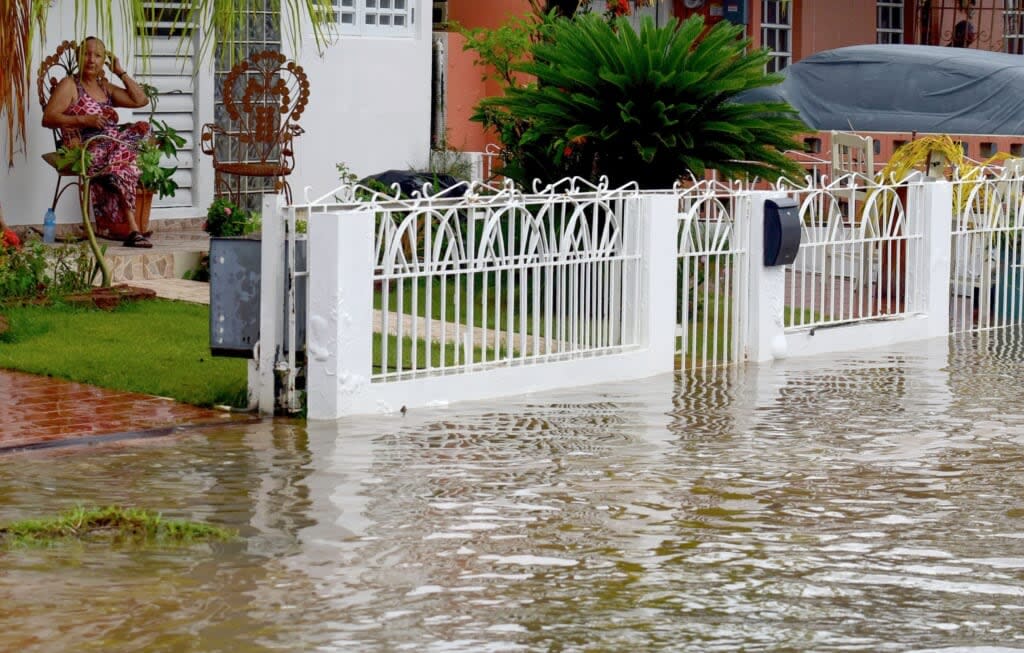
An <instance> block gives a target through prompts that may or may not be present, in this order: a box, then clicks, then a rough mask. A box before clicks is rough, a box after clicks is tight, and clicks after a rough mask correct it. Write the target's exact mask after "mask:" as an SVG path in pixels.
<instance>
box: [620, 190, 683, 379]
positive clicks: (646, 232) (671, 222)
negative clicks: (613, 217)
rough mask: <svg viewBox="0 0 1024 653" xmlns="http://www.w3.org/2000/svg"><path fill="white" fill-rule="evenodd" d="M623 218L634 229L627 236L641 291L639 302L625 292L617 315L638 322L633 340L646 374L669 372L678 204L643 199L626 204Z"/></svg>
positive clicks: (656, 197) (666, 197) (672, 199)
mask: <svg viewBox="0 0 1024 653" xmlns="http://www.w3.org/2000/svg"><path fill="white" fill-rule="evenodd" d="M627 216H630V218H631V219H632V220H633V224H634V225H635V226H636V227H637V230H636V231H633V232H632V233H635V234H637V236H638V243H637V244H638V246H639V250H638V253H639V254H640V289H641V292H640V296H639V297H632V296H631V295H632V294H631V293H626V297H625V301H626V302H627V304H626V306H625V310H624V311H623V315H625V316H631V315H634V314H635V315H637V316H638V318H639V319H638V320H637V327H638V328H639V334H638V339H637V341H638V342H639V343H640V344H641V345H643V346H645V348H646V349H647V352H648V361H649V366H650V368H649V370H648V372H647V374H649V375H653V374H660V373H662V372H671V371H672V370H674V369H675V346H676V303H677V302H678V301H679V291H678V289H677V288H676V283H677V281H676V275H677V270H678V265H677V262H678V249H677V248H678V240H679V209H678V200H677V198H676V196H675V194H674V193H658V194H651V195H644V196H643V197H641V198H639V199H636V200H630V206H628V207H627ZM627 288H628V286H627ZM630 303H632V306H631V305H630ZM628 322H630V320H628V319H627V323H628Z"/></svg>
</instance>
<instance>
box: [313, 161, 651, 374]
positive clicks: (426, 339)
mask: <svg viewBox="0 0 1024 653" xmlns="http://www.w3.org/2000/svg"><path fill="white" fill-rule="evenodd" d="M393 190H394V195H388V194H386V193H380V192H375V191H373V190H371V189H368V188H363V187H358V186H349V187H342V188H340V189H338V190H337V191H335V192H332V193H331V194H330V195H329V196H325V197H324V198H320V199H319V200H316V201H314V202H313V203H311V205H310V206H308V207H306V209H307V210H309V211H312V212H317V211H339V210H366V211H372V212H373V213H374V214H375V225H376V237H375V244H374V248H375V252H376V254H375V256H376V259H375V260H376V265H375V268H374V274H373V280H372V281H373V284H374V302H375V306H374V308H375V309H376V313H375V319H376V320H377V324H376V330H377V331H378V333H379V334H381V335H380V337H379V338H375V340H374V351H373V361H374V362H373V377H372V378H373V380H374V381H385V380H397V379H402V378H409V377H414V376H421V375H424V374H427V375H430V374H444V373H450V372H453V371H460V372H465V371H471V370H473V369H484V368H489V367H493V366H499V365H513V364H519V365H522V364H531V363H537V362H547V361H555V360H565V359H572V358H579V357H584V356H600V355H607V354H611V353H617V352H621V351H624V350H626V349H628V348H630V347H635V346H637V345H638V344H639V343H638V342H637V340H636V334H637V333H638V329H637V325H636V320H637V319H638V313H637V311H635V310H630V306H629V302H630V301H631V300H632V299H633V298H635V297H637V296H638V295H639V292H638V291H639V288H638V284H639V283H640V276H639V254H638V249H637V247H638V243H637V232H636V225H635V220H631V219H630V216H629V212H628V210H627V206H628V200H630V199H638V198H639V193H638V192H637V190H636V187H635V185H629V186H626V187H623V188H617V189H612V188H609V187H608V185H607V184H606V183H602V184H599V185H596V186H595V185H591V184H588V183H587V182H585V181H583V180H580V179H565V180H562V181H560V182H558V183H557V184H553V185H550V186H547V187H544V188H539V187H537V188H534V189H533V192H531V193H522V192H519V191H517V190H516V189H515V188H514V187H513V186H512V185H511V184H506V185H505V186H502V187H492V186H486V185H482V184H463V185H459V186H456V187H454V188H449V189H446V190H443V191H441V192H439V193H435V192H433V189H432V188H430V187H429V186H427V187H424V189H423V192H421V193H415V194H414V195H415V196H414V197H403V196H401V195H400V194H399V193H398V190H397V188H395V189H393ZM356 200H358V201H356Z"/></svg>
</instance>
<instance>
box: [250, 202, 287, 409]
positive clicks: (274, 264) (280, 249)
mask: <svg viewBox="0 0 1024 653" xmlns="http://www.w3.org/2000/svg"><path fill="white" fill-rule="evenodd" d="M284 220H285V216H284V196H283V195H270V194H267V195H264V196H263V227H262V228H263V234H262V242H261V245H260V329H259V342H258V344H259V348H258V352H257V356H256V360H255V361H249V401H250V405H251V404H252V403H254V401H255V403H256V404H257V407H258V408H259V412H260V414H261V415H273V414H274V409H275V407H276V403H277V397H276V394H275V392H274V385H275V384H274V367H275V366H276V364H277V359H278V356H279V355H280V354H281V353H283V351H284V311H282V310H281V307H282V306H284V301H285V296H284V292H285V279H284V275H285V271H284V246H285V242H284V239H285V230H284Z"/></svg>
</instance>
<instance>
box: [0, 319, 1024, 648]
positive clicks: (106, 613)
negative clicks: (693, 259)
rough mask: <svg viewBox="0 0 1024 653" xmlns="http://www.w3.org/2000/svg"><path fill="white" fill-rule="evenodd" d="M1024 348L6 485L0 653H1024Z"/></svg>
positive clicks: (287, 427) (29, 460)
mask: <svg viewBox="0 0 1024 653" xmlns="http://www.w3.org/2000/svg"><path fill="white" fill-rule="evenodd" d="M1022 376H1024V340H1022V334H1021V333H1020V332H1012V333H1002V334H996V335H987V336H986V335H982V336H976V337H973V338H961V339H957V340H953V341H951V342H950V343H949V346H948V348H947V347H946V343H944V342H943V343H938V344H936V343H928V344H922V345H918V346H913V347H906V348H903V349H901V350H900V351H899V352H898V353H891V352H890V353H881V354H880V353H861V354H856V355H847V356H842V357H834V358H831V359H827V360H826V359H815V360H811V361H786V362H784V363H783V364H779V365H777V366H775V367H766V368H753V367H751V368H747V369H745V370H731V371H722V370H719V371H711V372H708V373H704V374H695V375H692V376H680V377H677V378H668V377H666V378H660V379H652V380H649V381H643V382H636V383H630V384H623V385H618V386H602V387H600V388H587V389H584V390H578V391H571V392H562V393H552V394H551V395H550V396H548V397H544V398H541V397H537V396H534V397H528V398H523V399H515V400H509V401H503V402H494V403H489V404H472V405H462V406H456V407H452V408H450V409H447V410H438V411H411V412H410V413H409V414H408V415H407V416H406V417H404V418H403V417H399V416H385V417H378V418H367V419H359V420H347V421H343V422H340V423H338V424H334V423H331V424H313V425H310V427H309V428H308V430H307V429H306V428H305V427H304V426H303V425H301V424H298V423H293V422H286V421H278V422H275V423H269V422H268V423H264V424H261V425H258V426H250V427H246V428H232V429H225V430H220V431H205V432H201V433H196V434H193V435H190V436H188V437H184V438H181V439H177V440H166V441H160V442H155V443H154V442H151V441H150V442H138V443H126V444H120V445H117V446H110V447H95V448H90V449H83V450H65V451H57V452H47V453H33V454H22V455H17V456H7V457H4V458H0V521H6V520H8V519H15V518H19V517H24V516H30V515H32V516H34V515H39V514H41V513H46V514H49V513H53V512H56V511H58V510H60V509H63V508H66V507H68V506H73V505H76V504H80V503H123V504H131V505H143V506H149V507H154V508H157V509H159V510H162V511H163V512H164V514H165V515H167V516H171V517H190V518H197V519H203V520H208V521H212V522H216V523H219V524H225V525H228V526H232V527H235V528H238V529H240V530H241V535H242V537H241V539H240V540H239V541H238V542H235V543H231V544H227V545H216V546H200V547H194V548H190V549H183V550H173V549H172V550H155V551H136V550H131V549H120V550H114V551H109V550H108V549H104V548H102V547H96V546H92V545H90V546H81V547H75V546H64V547H59V548H56V549H53V550H32V551H14V552H7V553H0V650H19V651H21V650H24V651H70V650H79V651H121V650H125V651H127V650H132V651H134V650H145V651H264V650H267V651H271V650H284V651H474V652H475V651H548V650H554V651H559V650H564V651H583V650H587V651H621V650H636V651H648V650H651V651H653V650H672V651H675V650H695V651H736V650H745V651H757V650H823V651H843V650H856V651H906V650H925V649H928V650H978V651H981V650H1024V627H1022V625H1021V624H1024V527H1022V526H1024V473H1022V469H1024V453H1022V451H1024V450H1022V445H1024V399H1022V397H1021V387H1022V386H1021V380H1022Z"/></svg>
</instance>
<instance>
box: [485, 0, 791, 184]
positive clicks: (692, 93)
mask: <svg viewBox="0 0 1024 653" xmlns="http://www.w3.org/2000/svg"><path fill="white" fill-rule="evenodd" d="M742 31H743V30H742V27H740V26H736V25H732V24H731V23H729V22H727V21H722V22H720V23H717V24H716V25H714V26H713V27H710V28H707V29H706V26H705V24H704V21H703V19H702V18H701V17H699V16H695V17H693V18H691V19H689V20H687V21H686V22H684V23H682V24H679V23H677V22H673V23H670V24H668V25H666V26H664V27H661V28H658V27H655V25H654V22H653V21H652V20H650V19H645V20H644V22H643V24H642V27H641V29H640V31H639V33H638V32H637V31H636V30H634V29H633V28H632V27H631V26H630V24H629V22H628V21H627V20H626V19H618V20H616V21H614V22H613V23H612V24H609V23H607V22H606V21H605V20H603V19H602V18H601V16H599V15H597V14H584V15H580V16H577V17H576V18H574V19H571V20H570V19H564V18H559V19H555V20H553V21H550V23H549V24H548V25H547V27H546V28H545V30H544V32H543V36H544V38H541V39H538V40H536V41H535V42H534V44H533V46H532V49H531V52H532V56H533V61H531V62H526V63H520V64H516V65H514V66H513V69H514V70H516V71H520V72H522V73H526V74H529V75H533V76H534V77H536V79H537V83H536V84H535V85H527V86H514V85H513V86H509V87H508V88H507V93H506V95H505V96H503V97H493V98H487V99H485V100H483V101H482V102H481V103H480V104H479V105H478V107H477V113H476V115H474V120H477V121H478V122H483V123H484V124H485V125H489V126H495V120H496V119H495V116H502V115H505V116H506V117H505V118H504V119H503V120H504V121H505V122H504V123H503V124H504V125H505V129H504V131H502V133H501V137H502V139H503V142H504V144H505V146H506V149H507V150H508V152H507V157H506V161H505V167H504V169H503V170H502V171H501V172H502V174H504V175H506V176H508V177H511V178H512V179H514V180H515V181H517V182H518V183H520V184H523V185H529V184H530V183H531V182H532V181H533V180H534V179H541V180H542V181H546V182H551V181H555V180H557V179H559V178H561V177H564V176H574V175H575V176H580V177H583V178H585V179H589V180H592V181H597V180H598V179H599V178H600V177H601V176H602V175H604V176H607V177H608V178H609V180H610V181H611V183H612V185H621V184H625V183H628V182H630V181H636V182H638V183H639V184H640V186H641V187H642V188H667V187H670V186H672V184H673V183H674V182H675V181H677V180H679V179H680V178H682V177H684V176H686V175H688V174H690V173H692V174H694V175H696V176H698V177H699V176H703V175H704V173H705V171H706V170H707V169H714V170H717V171H719V172H720V173H721V174H722V175H723V176H725V177H739V176H762V177H768V178H776V177H778V176H779V175H780V174H783V173H793V174H796V173H797V172H798V170H797V168H796V165H795V164H794V163H793V162H792V161H791V160H789V159H788V158H787V157H786V156H785V155H784V154H783V151H784V150H787V149H793V148H798V147H799V145H798V144H797V143H796V142H795V140H794V136H795V135H796V134H798V133H801V132H803V131H806V130H807V127H806V126H805V125H804V124H803V123H802V122H800V120H799V119H798V118H797V113H796V111H795V110H794V109H793V108H792V107H790V106H789V105H788V104H785V103H755V104H738V103H735V102H733V101H732V100H733V99H734V98H735V96H736V95H737V94H739V93H741V92H743V91H746V90H749V89H753V88H758V87H763V86H770V85H772V84H775V83H777V82H778V81H780V79H781V78H780V77H779V76H776V75H766V74H765V73H764V65H765V62H766V61H767V57H768V54H767V52H766V51H763V50H755V51H749V47H750V41H749V39H744V38H742ZM510 124H511V125H512V127H511V128H510V127H509V125H510ZM517 125H518V126H519V127H520V128H521V129H520V130H519V132H518V133H517V131H516V129H517V128H516V126H517ZM506 139H507V140H506Z"/></svg>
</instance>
